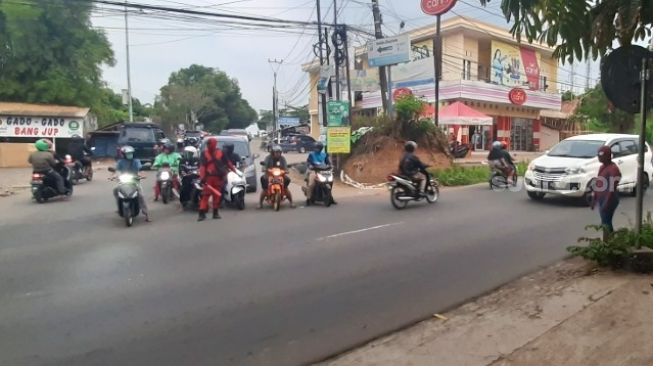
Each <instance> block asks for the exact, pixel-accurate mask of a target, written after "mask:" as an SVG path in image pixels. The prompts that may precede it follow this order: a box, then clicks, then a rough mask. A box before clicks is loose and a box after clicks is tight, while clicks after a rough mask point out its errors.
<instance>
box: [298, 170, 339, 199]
mask: <svg viewBox="0 0 653 366" xmlns="http://www.w3.org/2000/svg"><path fill="white" fill-rule="evenodd" d="M312 169H313V171H314V172H315V178H314V179H315V185H314V187H313V192H312V193H311V199H310V200H307V201H306V204H307V205H313V204H315V203H317V202H322V203H324V206H326V207H329V206H331V204H332V203H333V195H332V194H331V190H332V189H333V168H332V167H331V166H328V165H319V166H314V167H313V168H312ZM305 189H308V188H305Z"/></svg>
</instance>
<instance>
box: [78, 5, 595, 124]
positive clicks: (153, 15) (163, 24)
mask: <svg viewBox="0 0 653 366" xmlns="http://www.w3.org/2000/svg"><path fill="white" fill-rule="evenodd" d="M129 2H130V3H135V4H147V5H158V6H165V7H172V8H183V9H194V10H198V11H206V12H213V13H222V14H233V15H250V16H260V17H272V18H279V19H285V20H298V21H309V20H310V21H316V20H317V16H316V12H315V9H316V0H174V1H173V0H129ZM321 3H322V17H323V19H325V20H326V21H328V22H332V21H333V0H321ZM379 3H380V8H381V13H382V16H383V22H384V25H383V31H384V34H385V35H393V34H396V33H398V30H399V24H400V22H401V21H404V22H405V30H410V29H413V28H418V27H421V26H425V25H428V24H434V21H435V19H434V17H431V16H427V15H425V14H423V13H422V12H421V10H420V2H419V0H379ZM499 5H500V1H493V2H491V5H489V6H488V7H486V8H482V7H481V6H480V5H479V2H478V0H459V1H458V3H457V4H456V6H455V7H454V8H453V10H452V11H451V12H450V13H449V14H447V16H457V15H458V16H464V17H468V18H473V19H479V20H482V21H485V22H489V23H493V24H495V25H499V26H504V27H506V28H508V26H509V25H508V24H507V23H506V20H505V18H504V17H503V16H502V15H501V12H500V10H499ZM337 6H338V9H339V18H338V19H339V22H340V23H342V22H344V23H347V24H349V25H352V26H356V27H359V28H361V29H365V30H367V31H370V32H372V31H373V28H374V25H373V19H372V10H371V0H364V1H359V0H337ZM445 18H446V17H445ZM91 20H92V23H93V26H94V27H96V28H99V29H103V30H104V31H105V32H106V34H107V37H108V39H109V41H110V42H111V44H112V46H113V50H114V54H115V59H116V64H115V65H114V66H113V67H108V66H105V67H104V68H103V70H104V80H105V81H106V82H107V84H108V85H109V87H111V88H112V89H114V90H115V91H117V92H119V91H120V90H122V89H126V88H127V72H126V52H125V20H124V12H123V11H116V8H115V7H109V6H99V7H98V8H97V9H96V10H95V11H94V13H93V16H92V19H91ZM129 28H130V32H129V37H130V40H129V44H130V64H131V84H132V95H133V96H134V97H136V98H138V99H140V100H141V101H142V102H145V103H151V102H153V101H154V98H155V96H156V95H157V94H159V90H160V88H161V87H162V86H163V85H165V84H166V83H167V80H168V77H169V76H170V74H171V73H172V72H174V71H177V70H179V69H181V68H185V67H188V66H190V65H191V64H194V63H196V64H201V65H204V66H208V67H215V68H219V69H221V70H223V71H225V72H226V73H227V74H228V75H229V76H230V77H232V78H235V79H237V80H238V82H239V84H240V87H241V92H242V94H243V97H244V98H245V99H247V100H248V101H249V102H250V104H251V105H252V107H253V108H254V109H256V110H257V111H258V110H261V109H271V105H272V85H273V67H274V68H275V69H276V68H277V67H278V89H279V92H280V101H281V104H282V105H283V104H285V103H286V102H287V103H288V104H290V105H294V106H300V105H303V104H305V103H306V102H307V97H308V78H307V75H306V74H305V73H304V72H303V71H302V69H301V65H302V64H303V63H305V62H308V61H310V60H311V59H312V58H313V53H312V45H313V44H314V43H315V42H317V35H316V28H315V27H313V26H311V27H301V26H299V27H296V28H294V29H292V30H283V31H281V32H280V31H277V30H274V29H264V28H256V29H234V28H233V26H231V25H229V24H225V23H224V20H215V21H210V22H206V21H199V20H198V19H192V18H190V19H189V18H188V17H182V16H179V15H165V14H163V13H160V12H159V13H157V12H153V11H145V12H140V11H138V10H132V11H130V12H129ZM350 37H352V38H350V42H351V44H352V45H363V44H365V43H366V42H367V40H368V38H369V37H368V36H364V35H353V36H351V35H350ZM270 59H277V60H280V59H283V60H284V62H283V64H281V66H278V65H276V64H270V63H269V62H268V60H270ZM585 68H586V67H585V66H584V65H579V66H577V67H576V73H577V76H576V77H575V84H577V85H579V86H580V85H582V86H584V85H585V82H586V80H587V78H586V77H585V76H584V75H585ZM570 71H571V68H570V67H569V66H568V65H566V66H565V67H563V69H562V70H561V71H560V73H559V79H560V80H561V81H566V83H568V84H570V80H571V79H570ZM591 72H592V76H591V81H592V84H594V83H595V82H596V77H597V76H598V70H597V65H596V63H594V64H593V65H592V67H591ZM561 87H563V88H564V87H565V86H564V85H560V86H558V89H559V88H561Z"/></svg>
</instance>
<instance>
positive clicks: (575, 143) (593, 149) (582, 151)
mask: <svg viewBox="0 0 653 366" xmlns="http://www.w3.org/2000/svg"><path fill="white" fill-rule="evenodd" d="M603 145H605V141H599V140H565V141H562V142H560V143H559V144H557V145H556V146H554V147H553V149H551V151H549V153H548V154H547V155H548V156H555V157H562V158H579V159H590V158H593V157H595V156H596V154H597V153H598V151H599V148H600V147H601V146H603Z"/></svg>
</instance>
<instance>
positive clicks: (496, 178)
mask: <svg viewBox="0 0 653 366" xmlns="http://www.w3.org/2000/svg"><path fill="white" fill-rule="evenodd" d="M510 178H511V179H510V180H509V179H508V176H507V175H506V174H505V173H504V172H503V170H501V169H499V168H497V167H495V166H493V167H492V172H491V173H490V179H489V182H488V183H489V184H490V189H507V188H510V187H514V186H516V185H517V180H518V178H519V176H518V175H517V169H516V167H515V166H514V165H513V166H512V176H511V177H510Z"/></svg>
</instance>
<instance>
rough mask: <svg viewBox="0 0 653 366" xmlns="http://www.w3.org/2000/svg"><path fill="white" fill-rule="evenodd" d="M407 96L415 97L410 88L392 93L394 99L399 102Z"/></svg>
mask: <svg viewBox="0 0 653 366" xmlns="http://www.w3.org/2000/svg"><path fill="white" fill-rule="evenodd" d="M407 95H413V91H412V90H410V89H409V88H399V89H395V91H393V92H392V98H393V99H394V100H395V101H397V100H399V99H401V97H405V96H407Z"/></svg>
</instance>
